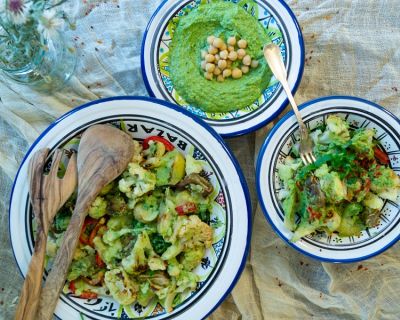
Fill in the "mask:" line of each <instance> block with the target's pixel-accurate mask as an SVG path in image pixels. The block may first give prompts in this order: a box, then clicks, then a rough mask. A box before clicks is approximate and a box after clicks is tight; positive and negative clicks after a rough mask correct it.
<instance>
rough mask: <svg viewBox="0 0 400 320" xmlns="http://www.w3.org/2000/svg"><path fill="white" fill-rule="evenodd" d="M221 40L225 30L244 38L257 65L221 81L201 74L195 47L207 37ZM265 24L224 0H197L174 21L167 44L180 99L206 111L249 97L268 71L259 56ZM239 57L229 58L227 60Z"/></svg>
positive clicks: (268, 75) (238, 103)
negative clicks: (198, 0) (202, 0)
mask: <svg viewBox="0 0 400 320" xmlns="http://www.w3.org/2000/svg"><path fill="white" fill-rule="evenodd" d="M210 35H214V36H216V37H220V38H222V39H224V41H226V39H228V38H229V37H230V36H236V38H237V39H246V40H247V43H248V47H247V48H246V52H247V54H248V55H250V56H251V58H252V59H253V60H254V59H256V60H258V61H259V65H258V67H257V68H255V69H250V72H249V73H247V74H244V75H243V77H242V78H240V79H233V78H227V79H225V81H224V82H217V81H216V80H215V79H214V80H212V81H210V80H207V79H205V78H204V71H203V70H202V69H201V50H204V49H206V48H207V37H208V36H210ZM270 42H271V40H270V39H269V37H268V35H267V33H266V31H265V29H264V28H263V27H262V26H261V24H260V23H259V22H258V20H257V19H256V18H254V17H253V16H252V15H250V14H249V13H248V12H247V11H245V10H244V9H243V8H242V7H240V6H238V5H236V4H233V3H230V2H223V1H217V2H211V3H208V4H203V5H200V6H199V7H198V8H197V9H196V10H193V11H191V12H190V13H189V14H188V15H187V16H183V17H182V18H180V20H179V21H178V25H177V28H176V30H175V33H174V36H173V39H172V41H171V46H170V56H169V59H170V76H171V80H172V82H173V84H174V87H175V89H176V91H177V92H178V94H179V95H180V96H181V97H183V98H184V99H185V100H186V102H188V103H190V104H191V105H194V106H197V107H199V108H200V109H202V110H204V111H206V112H228V111H232V110H237V109H241V108H243V107H246V106H248V105H250V104H252V103H253V102H255V101H256V100H257V99H258V98H259V97H260V96H261V93H262V92H263V91H264V90H265V89H266V88H267V86H268V83H269V81H270V79H271V75H272V73H271V71H270V69H269V67H268V65H267V63H266V61H265V59H264V57H263V47H264V45H265V44H267V43H270ZM238 63H239V62H238V61H235V62H234V63H233V66H235V65H237V64H238Z"/></svg>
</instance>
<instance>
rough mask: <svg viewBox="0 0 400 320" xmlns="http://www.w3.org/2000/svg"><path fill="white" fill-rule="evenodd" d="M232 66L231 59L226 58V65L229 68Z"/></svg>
mask: <svg viewBox="0 0 400 320" xmlns="http://www.w3.org/2000/svg"><path fill="white" fill-rule="evenodd" d="M231 66H232V61H231V60H226V67H227V68H230V67H231Z"/></svg>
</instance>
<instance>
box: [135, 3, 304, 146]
mask: <svg viewBox="0 0 400 320" xmlns="http://www.w3.org/2000/svg"><path fill="white" fill-rule="evenodd" d="M168 1H170V0H164V1H163V2H162V3H161V4H160V6H159V7H158V8H157V9H156V11H155V12H154V14H153V15H152V17H151V18H150V20H149V23H148V25H147V27H146V30H145V32H144V35H143V40H142V46H141V58H140V61H141V72H142V78H143V81H144V84H145V87H146V89H147V91H148V93H149V95H150V96H151V97H155V94H154V92H153V91H152V89H151V86H150V83H149V80H148V78H147V72H146V67H145V62H144V47H145V44H146V40H147V36H148V31H149V29H150V26H151V25H152V23H153V20H154V18H155V17H156V16H157V14H158V13H159V12H160V11H161V10H162V9H163V7H164V5H165V4H166V3H167V2H168ZM278 1H279V2H280V3H281V5H282V6H283V7H284V9H285V10H286V11H287V12H288V13H289V15H290V16H291V18H292V20H293V23H294V25H295V27H296V30H297V37H298V41H299V44H300V70H299V74H298V76H297V80H296V82H295V84H294V87H293V90H292V93H293V95H294V94H295V93H296V91H297V89H298V87H299V85H300V81H301V79H302V77H303V72H304V58H305V47H304V39H303V35H302V32H301V28H300V25H299V23H298V21H297V18H296V16H295V14H294V13H293V11H292V10H291V9H290V7H289V6H288V5H287V4H286V2H285V1H284V0H278ZM282 94H284V93H283V92H282ZM288 101H289V100H288V99H287V98H286V99H285V100H284V101H283V103H282V104H281V105H280V106H279V107H278V108H277V110H276V111H275V112H274V113H273V114H272V115H271V116H270V117H268V118H266V119H264V120H262V121H260V122H259V123H257V124H255V125H253V126H251V127H249V128H247V129H242V130H237V129H232V131H231V132H229V133H222V134H221V136H222V137H224V138H233V137H237V136H241V135H244V134H247V133H250V132H253V131H255V130H257V129H259V128H261V127H263V126H265V125H266V124H267V123H269V122H270V121H272V120H273V119H275V118H276V117H277V116H278V115H279V114H280V113H281V112H282V110H283V109H284V108H285V107H286V106H287V104H288ZM182 109H183V108H182ZM257 110H258V109H257ZM257 110H255V111H257ZM210 122H217V121H216V120H210ZM212 125H213V124H212V123H211V126H212ZM215 126H216V127H218V126H217V125H215Z"/></svg>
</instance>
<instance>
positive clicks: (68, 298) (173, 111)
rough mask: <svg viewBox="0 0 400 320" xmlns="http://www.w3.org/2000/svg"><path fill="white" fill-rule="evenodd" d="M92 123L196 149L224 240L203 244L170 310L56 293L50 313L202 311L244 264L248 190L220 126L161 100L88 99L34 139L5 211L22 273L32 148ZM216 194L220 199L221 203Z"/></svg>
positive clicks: (195, 314)
mask: <svg viewBox="0 0 400 320" xmlns="http://www.w3.org/2000/svg"><path fill="white" fill-rule="evenodd" d="M121 120H122V121H121ZM97 123H112V124H114V125H117V126H120V124H121V123H122V124H123V125H122V126H121V127H123V128H124V129H125V130H126V131H127V132H128V133H130V134H131V135H132V136H133V137H134V138H135V139H139V140H140V139H143V138H145V137H147V136H149V135H159V136H162V137H164V138H166V139H168V140H169V141H170V142H171V143H172V144H174V146H175V147H176V148H177V149H179V150H180V151H181V152H183V153H188V152H193V150H195V151H194V152H195V153H196V154H195V157H196V158H198V159H202V160H204V172H202V174H203V175H204V176H206V177H207V178H208V179H209V180H210V182H211V183H212V184H213V186H214V188H215V191H214V199H215V202H214V205H213V209H212V210H211V218H212V219H213V221H214V220H215V221H216V222H218V223H216V224H215V235H214V241H213V242H214V244H217V243H222V244H223V245H222V246H221V248H220V247H218V248H219V249H218V250H215V249H214V247H213V246H212V247H211V248H209V249H208V250H207V251H206V254H205V256H204V257H203V261H202V263H201V264H200V265H199V266H198V267H197V268H196V269H195V271H194V272H196V273H197V274H198V276H199V279H200V283H201V285H199V287H198V290H196V291H195V292H194V293H189V295H188V296H186V297H183V300H182V303H181V304H180V305H178V306H177V307H176V308H175V309H174V311H173V312H172V313H170V314H167V313H166V312H165V310H164V309H163V308H162V306H161V305H160V304H158V303H157V302H156V301H153V302H152V303H150V304H149V306H147V307H146V308H144V307H142V306H140V305H139V304H133V305H131V306H128V307H124V306H121V305H119V304H118V303H117V302H116V301H114V300H113V299H112V298H111V297H105V296H104V297H103V296H101V297H99V298H98V299H91V300H85V299H80V298H76V297H74V296H72V295H71V294H62V295H61V296H60V302H59V303H58V305H57V308H56V311H55V313H56V315H57V316H58V317H59V318H61V319H79V314H80V313H82V314H83V315H84V316H85V318H86V317H87V318H90V319H118V318H125V319H128V318H130V319H135V318H137V317H140V318H152V319H166V318H170V317H171V316H173V317H174V318H175V319H196V318H203V317H205V316H206V315H207V314H208V313H210V312H211V311H212V310H213V309H214V308H216V307H217V306H218V304H219V303H220V302H221V301H222V300H223V299H224V297H225V296H226V295H227V294H228V293H229V292H230V290H231V289H232V287H233V285H234V284H235V282H236V281H237V279H238V276H239V274H240V273H241V270H242V268H243V266H244V263H245V258H246V255H247V252H248V246H249V239H248V236H249V234H250V225H249V222H250V220H251V219H250V202H249V195H248V190H247V186H246V184H245V180H244V178H243V176H242V174H241V171H240V168H239V166H238V164H237V162H236V160H235V159H234V157H233V156H232V155H231V154H230V152H229V151H228V150H227V149H226V146H225V144H224V142H223V140H222V139H221V138H220V137H219V136H218V134H217V133H216V132H215V131H213V130H212V129H211V128H210V127H209V126H207V125H206V124H205V123H204V122H202V121H200V120H199V119H197V118H195V117H193V116H192V115H191V114H190V113H188V112H186V111H184V110H182V109H181V108H178V107H176V106H174V105H171V104H168V103H167V102H164V101H160V100H155V99H149V98H144V97H115V98H108V99H102V100H99V101H94V102H91V103H88V104H87V105H84V106H81V107H78V108H76V109H74V110H72V111H71V112H70V113H68V114H66V115H64V116H63V117H61V118H60V119H59V120H57V121H56V122H54V123H53V124H52V125H51V126H50V127H49V128H48V129H47V130H46V131H45V132H44V133H43V134H42V135H41V136H40V137H39V138H38V139H37V141H35V143H34V144H33V146H32V147H31V149H30V150H29V151H28V153H27V155H26V157H25V159H24V160H23V162H22V164H21V167H20V169H19V171H18V173H17V177H16V179H15V182H14V186H13V191H12V196H11V203H10V212H9V214H10V217H9V218H10V234H11V242H12V247H13V252H14V255H15V258H16V261H17V263H18V266H19V268H20V270H21V272H22V273H23V274H25V273H26V271H27V268H28V264H29V260H30V256H31V253H32V247H33V245H32V242H33V231H32V214H31V208H30V205H29V198H28V184H27V183H26V181H27V179H28V162H29V160H30V158H31V156H32V154H33V153H34V152H35V151H37V150H38V149H40V148H43V147H49V148H50V150H51V153H52V152H53V151H54V150H55V149H56V148H59V147H61V146H65V144H66V142H68V141H71V139H73V138H74V137H75V136H76V135H77V134H79V133H80V132H81V131H83V130H84V129H85V128H87V127H88V126H90V125H93V124H97ZM199 141H201V142H199ZM71 145H72V144H69V145H68V148H69V147H70V146H71ZM193 147H194V148H193ZM221 194H222V199H223V202H224V203H226V206H225V207H221V206H220V204H219V202H221ZM234 194H235V196H234V197H233V195H234ZM237 195H240V196H237ZM214 207H215V210H214ZM243 212H247V215H243ZM239 213H240V214H239ZM231 248H235V250H234V251H233V250H231Z"/></svg>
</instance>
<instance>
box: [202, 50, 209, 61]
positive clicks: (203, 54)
mask: <svg viewBox="0 0 400 320" xmlns="http://www.w3.org/2000/svg"><path fill="white" fill-rule="evenodd" d="M207 53H208V52H207V51H206V50H201V58H202V59H205V57H206V55H207Z"/></svg>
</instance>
